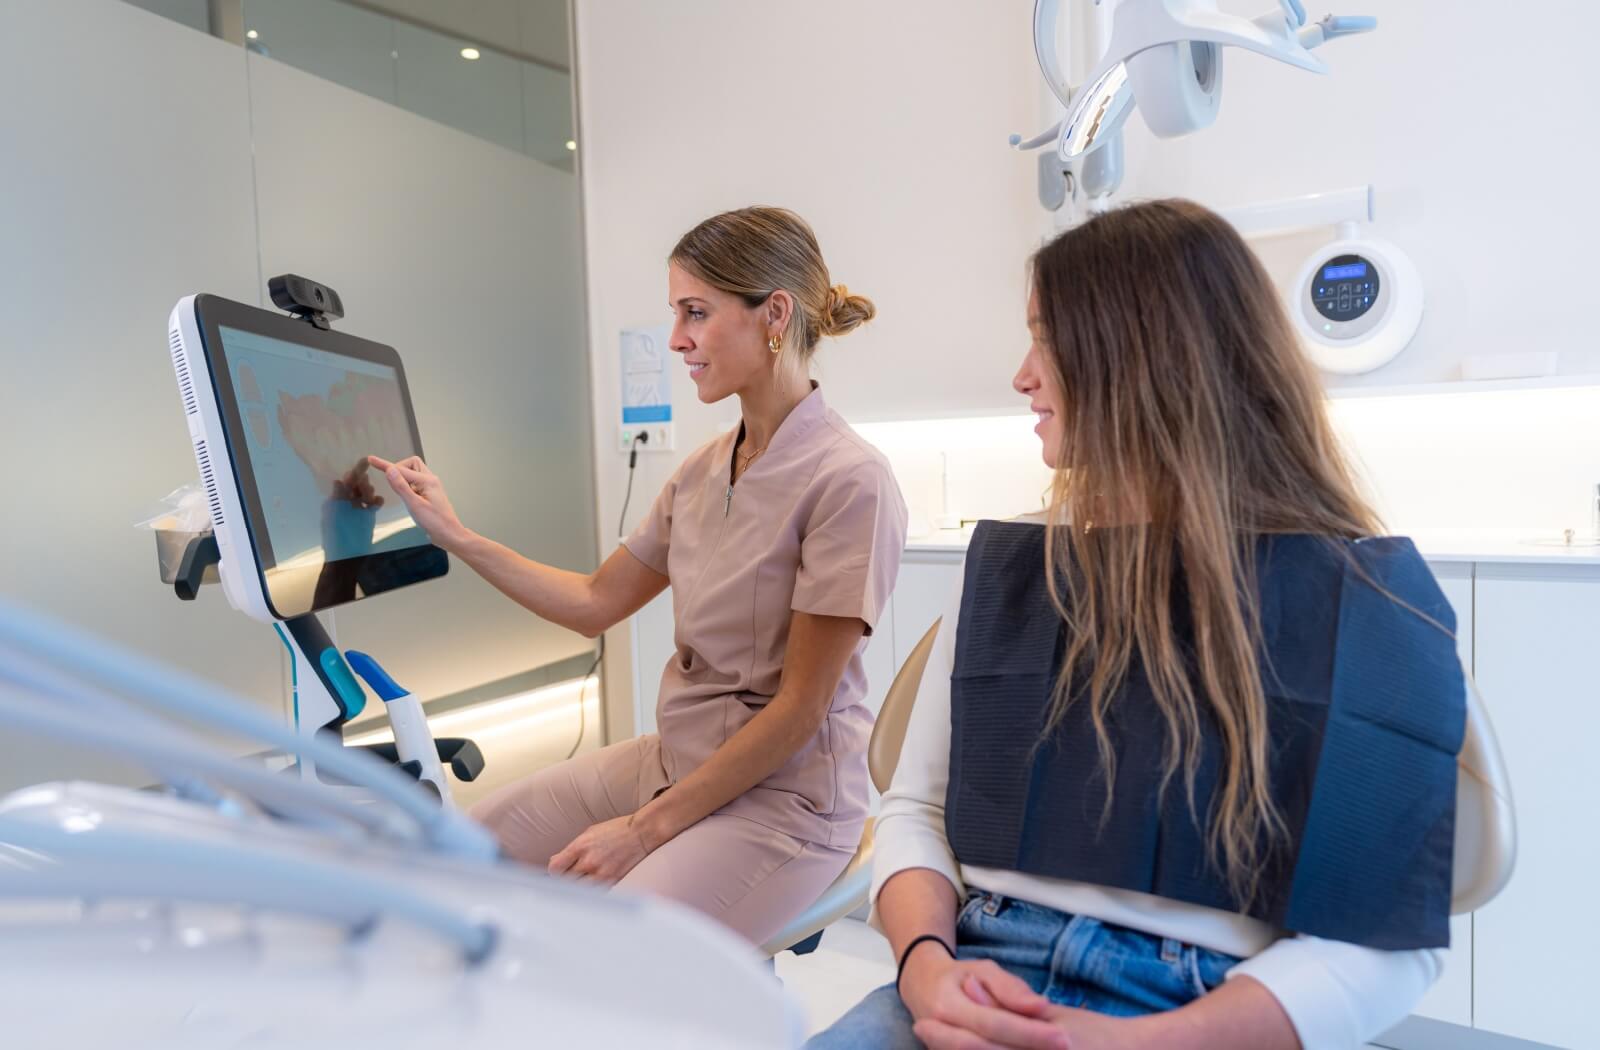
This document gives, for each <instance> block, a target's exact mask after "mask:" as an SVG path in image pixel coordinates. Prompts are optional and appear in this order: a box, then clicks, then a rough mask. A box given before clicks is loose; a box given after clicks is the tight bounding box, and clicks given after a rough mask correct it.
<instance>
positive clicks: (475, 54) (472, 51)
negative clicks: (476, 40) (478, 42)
mask: <svg viewBox="0 0 1600 1050" xmlns="http://www.w3.org/2000/svg"><path fill="white" fill-rule="evenodd" d="M461 57H462V58H464V59H466V60H467V61H468V62H476V61H477V60H478V59H479V57H480V52H479V51H478V49H477V48H475V47H464V48H462V49H461Z"/></svg>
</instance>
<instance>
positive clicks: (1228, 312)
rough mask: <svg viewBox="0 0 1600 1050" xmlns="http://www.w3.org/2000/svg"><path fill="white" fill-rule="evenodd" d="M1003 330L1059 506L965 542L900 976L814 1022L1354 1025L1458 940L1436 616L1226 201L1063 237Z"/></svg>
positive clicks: (948, 626)
mask: <svg viewBox="0 0 1600 1050" xmlns="http://www.w3.org/2000/svg"><path fill="white" fill-rule="evenodd" d="M1028 322H1029V327H1030V329H1031V331H1032V342H1031V345H1030V346H1029V348H1028V352H1027V355H1026V357H1025V358H1024V359H1023V363H1022V367H1021V369H1020V370H1019V371H1018V373H1017V376H1016V379H1015V381H1014V386H1015V387H1016V389H1017V391H1018V392H1019V393H1020V394H1022V395H1023V396H1025V397H1027V398H1028V399H1029V400H1030V407H1031V408H1032V409H1033V411H1034V412H1035V413H1037V414H1038V417H1039V423H1038V426H1037V427H1036V431H1037V433H1038V434H1039V436H1040V439H1041V441H1042V442H1043V456H1044V460H1045V463H1046V464H1048V465H1049V466H1050V467H1052V468H1054V470H1055V479H1056V480H1055V484H1054V488H1053V492H1052V498H1051V500H1050V509H1049V510H1048V511H1047V512H1046V513H1045V515H1043V516H1042V517H1041V518H1040V519H1038V520H1037V521H1017V522H985V523H983V524H982V525H980V526H979V528H978V531H977V533H976V534H975V536H974V537H973V541H972V544H971V547H970V548H969V550H968V553H967V559H966V567H965V579H964V582H963V584H962V585H961V587H960V588H958V590H957V593H956V594H954V595H952V596H951V598H950V601H949V604H948V607H947V609H946V612H945V616H944V622H943V627H942V628H941V631H940V634H939V638H938V644H937V646H936V648H935V650H934V652H933V655H932V657H931V659H930V661H929V663H928V667H927V671H926V673H925V676H924V678H923V682H922V688H921V692H920V694H919V696H918V698H917V702H916V706H915V709H914V711H913V713H912V716H911V723H910V726H909V728H908V730H907V736H906V740H905V747H904V751H903V752H902V755H901V758H900V762H899V766H898V769H897V772H896V774H895V778H894V783H893V786H892V788H891V789H890V791H889V792H888V793H887V794H886V795H885V796H884V800H883V809H882V815H881V816H880V818H879V822H878V831H877V842H878V846H877V849H878V854H877V868H876V871H875V875H874V880H873V918H872V921H873V923H874V925H876V926H878V927H879V928H880V929H881V930H882V931H883V932H884V933H885V934H886V935H887V937H888V939H889V941H890V943H891V945H892V946H893V949H894V953H895V956H896V958H897V959H898V960H899V964H900V971H899V979H898V982H897V985H889V986H886V987H884V988H880V989H878V990H877V991H875V992H873V993H872V994H870V995H869V996H867V998H866V999H865V1000H864V1001H862V1002H861V1003H860V1004H858V1005H857V1006H856V1007H855V1008H854V1009H852V1010H851V1011H850V1012H849V1013H847V1014H846V1015H845V1016H844V1017H843V1018H842V1019H841V1020H840V1021H839V1022H838V1023H837V1024H835V1025H834V1026H833V1027H832V1028H830V1029H828V1030H827V1031H826V1032H823V1033H822V1034H820V1035H818V1036H817V1037H816V1038H814V1039H813V1040H812V1042H811V1043H810V1044H809V1045H810V1046H811V1047H813V1048H815V1050H836V1048H855V1047H874V1048H881V1047H889V1048H898V1047H916V1046H920V1045H926V1046H929V1047H934V1048H943V1047H994V1046H1000V1047H1069V1046H1070V1047H1071V1048H1072V1050H1096V1048H1102V1047H1119V1048H1120V1047H1146V1046H1149V1047H1227V1048H1230V1050H1232V1048H1251V1047H1261V1048H1268V1047H1273V1048H1276V1047H1284V1048H1292V1047H1297V1046H1305V1047H1314V1048H1317V1050H1323V1048H1332V1047H1354V1046H1359V1045H1361V1044H1363V1043H1364V1042H1366V1041H1367V1040H1368V1039H1370V1038H1372V1037H1374V1036H1376V1035H1377V1034H1379V1033H1380V1032H1382V1031H1383V1030H1384V1029H1386V1028H1387V1027H1389V1026H1390V1025H1392V1024H1394V1023H1395V1022H1397V1021H1399V1020H1400V1019H1402V1018H1403V1017H1404V1016H1405V1015H1406V1014H1407V1013H1409V1012H1410V1011H1411V1009H1412V1008H1413V1007H1414V1006H1415V1004H1416V1003H1417V1001H1418V1000H1419V999H1420V998H1421V997H1422V995H1423V993H1424V992H1425V991H1426V990H1427V989H1428V987H1429V986H1430V985H1431V984H1432V983H1433V981H1434V980H1435V979H1436V978H1437V977H1438V975H1439V972H1440V968H1441V966H1442V964H1443V959H1444V954H1445V953H1444V950H1443V949H1444V948H1445V947H1446V945H1447V944H1448V941H1449V901H1450V889H1451V864H1452V847H1453V827H1454V814H1455V782H1456V781H1455V756H1456V752H1457V751H1458V750H1459V748H1460V745H1461V741H1462V737H1463V733H1464V728H1465V721H1464V720H1465V709H1466V708H1465V689H1464V682H1463V679H1462V675H1461V671H1460V666H1459V664H1458V662H1457V659H1456V655H1455V644H1454V640H1453V637H1452V635H1453V631H1454V617H1453V615H1452V613H1451V611H1450V608H1449V606H1448V605H1447V603H1446V602H1445V599H1444V597H1443V595H1442V593H1441V592H1440V590H1439V588H1438V586H1437V584H1436V583H1435V581H1434V579H1433V577H1432V575H1431V574H1430V573H1429V571H1428V568H1427V566H1426V565H1425V564H1424V563H1423V561H1422V559H1421V557H1420V556H1419V555H1418V553H1417V551H1416V549H1415V548H1414V547H1413V546H1412V544H1411V543H1410V541H1409V540H1405V539H1393V538H1380V537H1379V528H1380V527H1379V524H1378V521H1377V520H1376V518H1375V516H1374V513H1373V511H1372V509H1371V508H1370V507H1369V506H1367V504H1366V503H1364V502H1363V500H1362V498H1361V497H1360V495H1359V494H1358V493H1357V490H1356V487H1355V485H1354V484H1353V482H1352V478H1351V475H1350V472H1349V470H1348V469H1347V467H1346V466H1345V464H1344V462H1343V461H1342V460H1341V457H1340V454H1339V452H1338V449H1337V445H1336V443H1335V440H1334V437H1333V435H1332V433H1331V431H1330V428H1329V424H1328V421H1327V419H1326V416H1325V413H1324V409H1323V399H1322V392H1321V390H1320V387H1319V384H1318V379H1317V376H1316V374H1315V373H1314V372H1313V370H1312V369H1311V367H1310V366H1309V365H1308V364H1307V362H1306V360H1305V359H1304V357H1303V356H1302V354H1301V351H1300V349H1299V347H1298V345H1297V343H1296V341H1295V336H1294V335H1293V333H1292V331H1291V329H1290V327H1289V324H1288V322H1287V320H1286V318H1285V316H1284V314H1283V311H1282V309H1281V307H1280V306H1279V304H1278V300H1277V297H1276V295H1275V294H1274V291H1273V288H1272V285H1271V283H1270V282H1269V280H1268V278H1267V276H1266V274H1265V273H1264V272H1263V271H1262V269H1261V267H1260V265H1259V263H1258V262H1257V261H1256V259H1255V258H1254V256H1253V255H1252V254H1251V252H1250V250H1249V248H1248V247H1247V246H1246V245H1245V244H1244V243H1243V241H1242V240H1241V239H1240V238H1239V236H1238V235H1237V234H1236V233H1235V232H1234V231H1233V229H1232V228H1231V227H1229V226H1228V225H1227V224H1226V223H1225V222H1224V221H1223V220H1222V219H1220V218H1219V217H1218V216H1216V215H1214V214H1212V213H1211V212H1208V211H1206V210H1205V209H1203V208H1201V207H1199V206H1198V205H1195V204H1191V203H1188V202H1185V201H1154V202H1149V203H1144V204H1139V205H1135V206H1132V207H1128V208H1124V209H1121V210H1118V211H1114V212H1110V213H1107V214H1105V215H1102V216H1099V217H1097V218H1095V219H1093V220H1091V221H1089V222H1087V223H1085V224H1084V225H1082V226H1079V227H1077V228H1075V229H1072V230H1070V231H1068V232H1067V233H1065V234H1063V235H1061V236H1060V237H1058V238H1057V239H1056V240H1055V241H1053V242H1051V243H1050V244H1048V245H1047V246H1045V247H1044V248H1043V249H1042V250H1041V251H1040V252H1039V253H1038V255H1037V256H1036V257H1035V258H1034V260H1033V268H1032V295H1031V298H1030V303H1029V318H1028Z"/></svg>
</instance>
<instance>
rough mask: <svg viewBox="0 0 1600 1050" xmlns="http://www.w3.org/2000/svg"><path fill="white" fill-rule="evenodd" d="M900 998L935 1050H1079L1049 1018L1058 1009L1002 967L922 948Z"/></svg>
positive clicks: (932, 946) (919, 1034) (909, 961)
mask: <svg viewBox="0 0 1600 1050" xmlns="http://www.w3.org/2000/svg"><path fill="white" fill-rule="evenodd" d="M900 997H901V999H902V1000H903V1001H904V1002H905V1004H906V1009H908V1010H910V1011H911V1016H912V1017H914V1018H916V1024H915V1025H914V1026H913V1029H912V1030H913V1031H914V1032H916V1035H917V1038H918V1039H920V1040H922V1042H923V1043H925V1044H926V1045H927V1046H928V1048H929V1050H991V1048H998V1047H1003V1048H1006V1050H1078V1047H1077V1044H1076V1043H1074V1042H1072V1041H1071V1040H1070V1039H1069V1037H1068V1035H1067V1033H1066V1032H1065V1031H1064V1030H1063V1029H1062V1028H1061V1027H1060V1026H1058V1025H1056V1024H1053V1023H1051V1022H1050V1021H1049V1020H1047V1019H1046V1018H1045V1014H1046V1011H1048V1010H1051V1009H1055V1008H1056V1007H1054V1006H1053V1004H1052V1003H1051V1002H1050V1001H1049V1000H1048V999H1046V998H1045V997H1044V996H1042V995H1040V994H1038V993H1037V992H1035V991H1034V990H1033V989H1032V988H1029V987H1028V984H1027V982H1026V981H1024V980H1023V979H1022V978H1020V977H1018V976H1017V975H1016V974H1013V973H1008V972H1006V971H1005V970H1004V969H1002V968H1001V967H1000V965H999V964H998V963H995V962H991V961H989V960H987V959H986V960H983V961H981V962H973V961H961V960H957V959H952V958H950V956H949V955H947V954H946V953H945V952H944V951H942V950H941V949H940V948H939V946H938V945H937V944H934V943H932V942H931V941H930V942H928V943H926V944H924V945H918V946H917V949H916V950H915V951H913V952H912V953H911V957H910V958H909V959H907V960H906V967H905V972H904V973H902V974H901V975H900Z"/></svg>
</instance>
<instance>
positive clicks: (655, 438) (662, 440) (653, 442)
mask: <svg viewBox="0 0 1600 1050" xmlns="http://www.w3.org/2000/svg"><path fill="white" fill-rule="evenodd" d="M641 432H643V433H644V434H645V435H646V437H647V440H645V441H644V442H643V443H642V444H640V446H639V451H640V452H671V451H672V424H671V423H639V424H624V425H623V426H622V428H621V429H620V430H618V431H617V451H618V452H628V451H630V450H632V448H633V438H634V435H636V434H639V433H641Z"/></svg>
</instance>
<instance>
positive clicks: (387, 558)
mask: <svg viewBox="0 0 1600 1050" xmlns="http://www.w3.org/2000/svg"><path fill="white" fill-rule="evenodd" d="M196 310H197V313H198V316H199V320H200V328H201V331H202V332H203V334H204V342H205V347H206V356H207V359H208V364H209V365H210V369H211V378H212V384H213V386H214V388H215V389H216V391H217V398H218V401H219V403H220V408H221V409H222V416H223V423H224V430H225V431H226V436H227V439H228V452H229V460H230V462H231V465H232V467H233V471H234V476H235V478H236V480H237V481H238V485H239V492H240V496H241V499H242V501H243V503H244V505H245V510H246V515H247V517H248V519H249V521H248V525H249V532H250V540H251V545H252V547H253V548H254V550H255V554H256V560H257V563H258V564H259V566H260V568H261V572H262V583H263V586H264V587H265V589H266V594H267V598H268V604H269V606H270V607H271V608H272V611H273V612H274V613H275V614H276V615H278V616H280V617H284V618H288V617H291V616H298V615H301V614H303V613H307V612H313V611H316V610H318V609H325V608H328V607H329V606H333V605H339V604H342V603H344V602H348V601H353V600H355V599H358V598H366V597H370V596H372V595H374V594H379V593H382V592H384V591H388V590H393V589H394V588H396V587H403V586H406V585H407V584H411V583H417V582H420V581H422V580H425V579H432V578H434V577H436V576H440V575H443V574H444V573H445V572H446V571H447V569H448V562H447V559H446V557H445V554H444V552H443V551H441V550H439V549H438V548H437V547H434V546H433V545H432V544H431V543H429V541H428V537H427V534H426V533H424V532H423V531H422V529H421V528H419V527H418V526H417V524H416V523H415V522H414V521H412V519H411V516H410V515H409V514H408V513H407V512H406V508H405V505H404V504H403V503H402V502H401V501H400V498H399V497H398V496H396V495H395V494H394V492H393V491H391V490H390V488H389V483H388V481H387V480H386V479H385V478H384V477H383V476H382V475H381V474H379V473H377V472H375V471H372V470H371V469H370V468H368V467H367V465H366V457H367V456H369V455H377V456H381V457H383V458H384V459H389V460H400V459H404V458H406V457H407V456H414V455H416V456H420V455H421V454H422V448H421V443H420V441H419V440H418V438H417V427H416V416H415V413H414V412H413V411H412V408H411V399H410V395H409V393H408V391H407V388H406V384H405V374H404V370H403V369H402V367H401V364H400V358H399V355H398V354H396V353H395V352H394V350H393V349H392V348H390V347H387V346H384V345H382V344H379V343H373V342H369V341H367V340H362V339H357V338H355V337H354V336H350V335H347V334H345V333H343V332H330V331H324V330H321V329H318V328H316V327H315V326H313V325H311V324H310V323H308V322H306V321H301V320H297V319H294V318H290V317H287V316H285V315H283V314H277V313H273V312H271V311H267V310H258V309H256V308H255V307H251V306H245V305H243V304H241V303H232V302H229V301H227V300H222V299H216V298H215V297H212V296H201V297H199V298H198V299H197V305H196Z"/></svg>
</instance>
